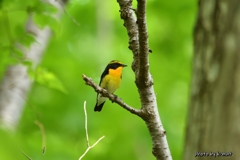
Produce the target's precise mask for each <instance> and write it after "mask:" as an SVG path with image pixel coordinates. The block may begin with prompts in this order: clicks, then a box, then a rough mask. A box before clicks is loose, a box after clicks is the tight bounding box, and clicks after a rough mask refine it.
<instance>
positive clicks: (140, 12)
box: [117, 0, 172, 160]
mask: <svg viewBox="0 0 240 160" xmlns="http://www.w3.org/2000/svg"><path fill="white" fill-rule="evenodd" d="M117 2H118V3H119V6H120V12H121V18H122V19H123V20H124V26H125V27H126V29H127V32H128V36H129V44H134V45H132V46H131V45H130V46H131V47H130V49H131V50H132V52H133V55H134V62H135V63H134V62H133V67H132V68H133V71H134V72H135V76H136V81H135V82H136V85H137V87H138V92H139V95H140V99H141V105H142V109H141V111H142V112H143V115H144V116H143V117H142V118H143V119H144V121H145V122H146V125H147V127H148V130H149V133H150V135H151V138H152V142H153V150H152V152H153V155H154V156H155V157H156V158H157V159H158V160H166V159H167V160H171V159H172V156H171V153H170V150H169V147H168V143H167V139H166V131H165V130H164V128H163V125H162V122H161V120H160V116H159V113H158V107H157V101H156V95H155V92H154V88H153V79H152V77H151V74H150V72H149V59H148V54H149V47H148V33H147V25H146V0H138V1H137V2H138V4H137V7H138V8H137V12H136V15H137V23H136V22H134V21H133V19H134V18H135V15H134V14H133V9H132V0H117ZM122 15H125V16H122ZM134 30H135V31H134ZM130 33H133V34H130ZM133 38H134V40H137V41H138V42H135V41H132V40H133ZM133 42H134V43H133ZM132 47H134V48H132Z"/></svg>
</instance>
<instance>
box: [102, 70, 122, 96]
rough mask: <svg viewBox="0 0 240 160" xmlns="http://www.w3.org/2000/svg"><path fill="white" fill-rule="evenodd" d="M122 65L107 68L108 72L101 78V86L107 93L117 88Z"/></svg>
mask: <svg viewBox="0 0 240 160" xmlns="http://www.w3.org/2000/svg"><path fill="white" fill-rule="evenodd" d="M121 77H122V67H118V68H117V69H109V73H108V74H107V75H106V76H105V77H104V78H103V80H102V83H101V85H100V86H101V87H102V88H105V89H106V90H107V91H108V92H109V93H114V92H115V91H116V89H118V88H119V86H120V83H121V80H122V78H121Z"/></svg>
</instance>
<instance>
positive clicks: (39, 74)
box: [35, 67, 67, 94]
mask: <svg viewBox="0 0 240 160" xmlns="http://www.w3.org/2000/svg"><path fill="white" fill-rule="evenodd" d="M35 81H36V82H38V83H39V84H41V85H44V86H46V87H49V88H52V89H56V90H58V91H61V92H63V93H65V94H67V90H66V89H65V88H64V86H63V84H62V82H61V81H60V80H59V79H58V78H57V77H56V75H55V74H54V73H52V72H50V71H48V70H47V69H46V68H42V67H37V69H36V75H35Z"/></svg>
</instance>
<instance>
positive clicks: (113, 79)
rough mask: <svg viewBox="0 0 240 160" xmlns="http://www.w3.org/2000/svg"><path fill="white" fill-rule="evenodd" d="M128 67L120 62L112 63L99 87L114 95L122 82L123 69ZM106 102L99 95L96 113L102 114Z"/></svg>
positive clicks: (114, 61)
mask: <svg viewBox="0 0 240 160" xmlns="http://www.w3.org/2000/svg"><path fill="white" fill-rule="evenodd" d="M126 66H127V65H125V64H122V62H120V61H117V60H113V61H111V62H110V63H109V64H108V65H107V67H106V68H105V70H104V71H103V73H102V75H101V79H100V83H99V86H100V87H102V88H104V89H106V90H107V91H108V92H109V93H114V92H115V91H116V90H117V89H118V88H119V86H120V83H121V80H122V68H123V67H126ZM106 100H107V98H106V97H103V96H102V95H101V94H100V93H98V94H97V103H96V105H95V108H94V111H96V112H100V111H101V110H102V107H103V105H104V103H105V101H106Z"/></svg>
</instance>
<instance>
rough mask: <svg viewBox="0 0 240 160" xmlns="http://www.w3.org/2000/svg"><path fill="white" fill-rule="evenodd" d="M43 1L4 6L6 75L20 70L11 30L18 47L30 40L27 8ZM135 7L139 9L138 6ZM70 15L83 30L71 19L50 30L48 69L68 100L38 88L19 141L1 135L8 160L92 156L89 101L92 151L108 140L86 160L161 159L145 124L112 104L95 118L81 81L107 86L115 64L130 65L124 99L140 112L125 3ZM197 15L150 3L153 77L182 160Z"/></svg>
mask: <svg viewBox="0 0 240 160" xmlns="http://www.w3.org/2000/svg"><path fill="white" fill-rule="evenodd" d="M36 1H37V0H34V1H33V0H31V1H30V0H26V1H20V0H13V1H7V0H5V1H4V0H2V1H0V7H1V12H2V13H3V10H5V11H7V14H8V19H9V25H8V26H7V27H6V25H5V24H4V23H5V21H4V20H3V19H4V18H3V14H0V35H1V36H0V43H1V46H0V47H2V49H1V50H2V52H1V53H0V54H1V55H0V56H1V57H0V71H1V75H2V74H3V70H4V69H5V67H6V65H7V64H9V63H10V62H11V63H15V61H14V60H13V61H14V62H12V60H9V59H11V58H9V57H8V56H9V52H8V51H6V50H3V47H4V46H6V45H8V44H9V40H8V37H7V29H6V28H8V31H9V32H10V33H11V34H12V36H13V39H14V38H15V39H18V37H22V34H23V33H22V31H23V28H24V26H25V23H26V19H27V17H28V14H27V12H26V8H27V7H28V6H29V5H32V4H35V2H36ZM33 2H34V3H33ZM133 3H134V6H136V2H135V1H134V2H133ZM65 9H66V12H67V13H68V14H69V15H70V16H71V17H72V18H73V19H75V20H76V21H77V22H78V23H79V24H80V25H79V26H78V25H76V23H74V22H73V21H72V20H71V19H70V18H69V16H67V15H66V14H65V13H64V14H63V15H62V18H61V20H60V21H59V22H58V23H56V22H55V21H54V20H53V19H50V20H49V21H48V22H45V23H51V26H52V28H53V29H54V33H53V38H52V39H51V41H50V44H49V46H48V48H47V50H46V51H45V53H44V56H43V58H42V62H41V64H40V66H41V67H43V68H46V69H47V70H48V71H49V72H52V73H53V74H55V76H56V77H57V79H58V80H59V81H61V83H62V85H63V87H64V88H65V89H66V91H67V93H64V92H62V91H61V90H57V89H51V88H49V87H48V86H46V85H40V84H39V83H36V82H34V84H33V86H32V89H31V91H30V93H29V96H28V99H27V100H26V105H25V109H24V111H23V114H22V117H21V120H20V122H19V125H18V128H17V131H16V133H15V134H13V135H12V134H10V135H9V134H7V133H6V132H4V131H1V132H0V141H1V142H0V159H1V160H13V159H18V160H22V159H23V160H25V159H27V158H26V157H24V155H23V154H22V153H21V152H20V151H19V150H22V151H23V152H25V153H26V154H27V155H28V156H30V157H31V158H32V159H33V160H74V159H78V158H79V157H80V156H81V155H82V154H83V153H84V151H85V150H86V148H87V144H86V136H85V128H84V111H83V103H84V101H86V102H87V112H88V131H89V138H90V144H93V143H95V141H97V140H98V138H100V137H101V136H103V135H105V138H104V139H103V140H102V141H100V142H99V143H98V144H97V145H96V146H95V147H94V148H92V149H91V150H90V151H89V152H88V153H87V155H86V156H85V157H84V158H83V159H99V160H101V159H102V160H106V159H110V160H115V159H127V160H135V159H136V160H153V159H155V158H154V156H153V155H152V142H151V137H150V135H149V133H148V130H147V128H146V125H145V123H144V122H143V121H142V120H141V119H140V118H138V117H137V116H134V115H132V114H130V113H129V112H127V111H125V110H124V109H122V108H121V107H119V106H118V105H117V104H115V103H111V102H110V101H107V102H106V103H105V106H104V108H103V110H102V112H100V113H96V112H94V111H93V108H94V106H95V103H96V93H95V92H94V90H93V89H92V88H91V87H89V86H86V85H85V83H84V81H83V80H82V77H81V76H82V74H86V75H87V76H89V77H91V78H92V79H93V80H94V81H95V82H96V83H99V79H100V76H101V73H102V71H103V70H104V68H105V66H106V65H107V63H109V62H110V61H111V60H113V59H114V60H115V59H116V60H120V61H122V62H123V63H124V64H127V65H128V66H129V67H127V68H124V70H123V80H122V83H121V87H120V88H119V90H118V91H117V92H116V94H117V95H118V96H119V97H121V98H122V99H123V100H124V101H125V102H126V103H128V104H129V105H131V106H133V107H135V108H140V101H139V95H138V92H137V88H136V86H135V83H134V73H133V72H132V70H131V67H130V66H131V62H132V60H133V59H132V57H133V55H132V53H131V51H130V50H129V49H128V36H127V32H126V29H125V28H124V26H123V21H122V20H121V19H120V15H119V6H118V3H117V2H116V1H101V0H96V1H94V0H71V1H69V3H68V4H67V6H66V8H65ZM196 11H197V1H196V0H183V1H178V0H168V1H164V0H149V1H148V2H147V25H148V31H149V46H150V48H151V50H152V51H153V53H151V54H149V57H150V70H151V74H152V76H153V78H154V89H155V93H156V96H157V103H158V109H159V112H160V116H161V120H162V122H163V125H164V128H165V130H166V131H167V139H168V143H169V146H170V150H171V153H172V156H173V159H176V160H178V159H182V152H183V145H184V134H185V127H186V111H187V106H188V94H189V83H190V76H191V75H190V73H191V59H192V52H193V51H192V48H193V38H192V33H193V27H194V22H195V19H196ZM40 19H41V17H40ZM43 19H44V18H43ZM39 21H40V20H39ZM39 24H40V22H39ZM20 32H21V33H20ZM18 40H19V41H20V42H21V39H18ZM26 43H27V42H26ZM33 108H34V109H33ZM37 114H39V115H40V116H37ZM35 120H39V121H40V122H41V123H42V124H43V125H44V127H45V131H46V153H45V154H44V155H43V154H42V153H41V152H42V137H41V131H40V129H39V127H38V126H37V125H36V124H35V123H34V121H35Z"/></svg>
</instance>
